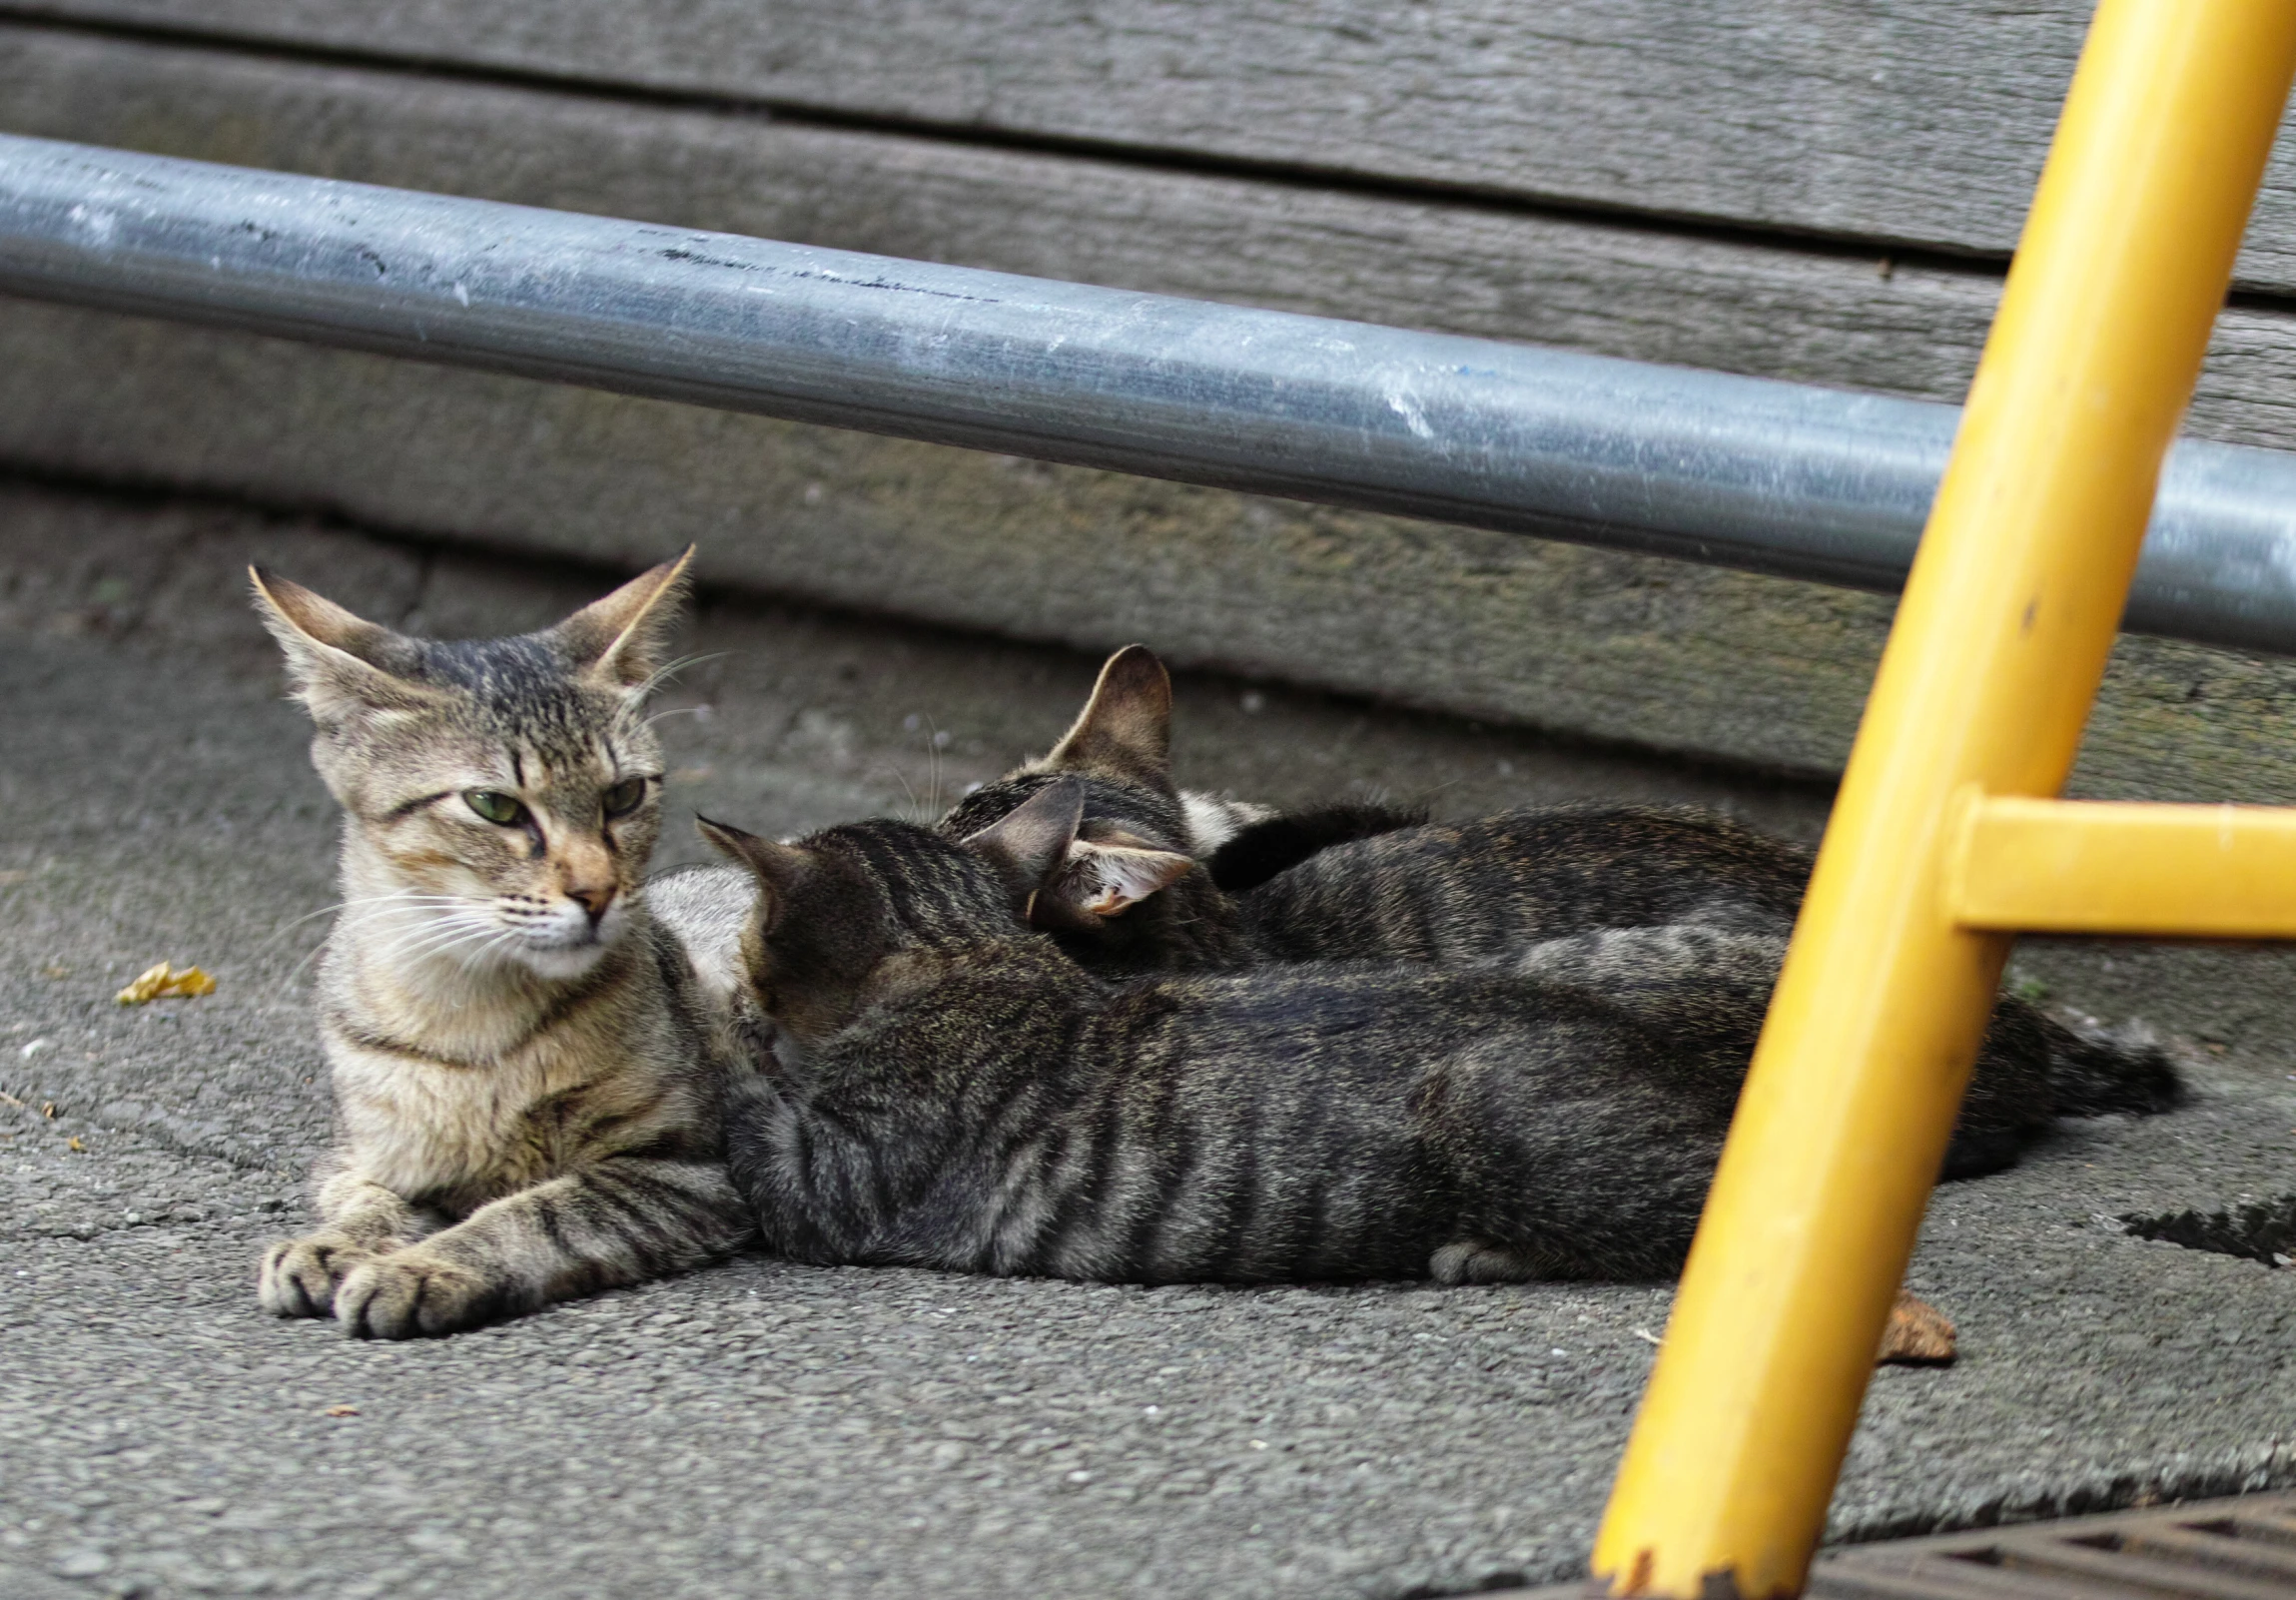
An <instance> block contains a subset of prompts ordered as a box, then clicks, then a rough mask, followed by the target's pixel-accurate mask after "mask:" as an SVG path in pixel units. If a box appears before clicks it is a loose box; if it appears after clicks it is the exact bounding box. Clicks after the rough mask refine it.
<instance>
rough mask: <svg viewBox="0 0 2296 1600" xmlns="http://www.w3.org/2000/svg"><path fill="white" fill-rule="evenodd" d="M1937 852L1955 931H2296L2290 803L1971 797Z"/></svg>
mask: <svg viewBox="0 0 2296 1600" xmlns="http://www.w3.org/2000/svg"><path fill="white" fill-rule="evenodd" d="M1952 834H1953V836H1952V840H1951V843H1950V845H1949V847H1948V849H1947V852H1946V863H1945V914H1946V915H1947V916H1948V917H1950V918H1951V919H1952V920H1953V921H1954V922H1956V923H1958V924H1959V925H1960V926H1961V927H1963V928H1994V929H2003V930H2020V931H2025V932H2031V933H2080V934H2150V935H2152V936H2153V937H2155V938H2164V939H2177V938H2183V939H2271V938H2289V937H2296V809H2290V808H2282V807H2277V806H2163V805H2135V804H2106V803H2100V802H2096V801H2081V800H2027V799H2015V798H2002V797H2000V796H1991V797H1987V796H1981V795H1975V794H1972V795H1969V796H1968V797H1967V798H1966V799H1965V800H1964V802H1963V804H1962V806H1961V808H1960V813H1959V816H1958V818H1957V820H1956V822H1955V824H1954V826H1953V830H1952Z"/></svg>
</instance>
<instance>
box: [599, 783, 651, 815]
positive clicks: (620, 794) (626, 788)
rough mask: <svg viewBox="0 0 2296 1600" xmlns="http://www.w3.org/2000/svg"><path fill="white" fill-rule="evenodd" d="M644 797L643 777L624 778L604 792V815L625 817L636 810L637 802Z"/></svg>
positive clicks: (644, 784) (644, 785)
mask: <svg viewBox="0 0 2296 1600" xmlns="http://www.w3.org/2000/svg"><path fill="white" fill-rule="evenodd" d="M645 797H646V780H645V779H643V778H624V779H623V780H622V781H621V782H619V783H617V784H615V785H614V786H613V787H612V788H611V789H608V790H607V791H606V793H605V802H606V815H607V816H609V817H626V816H628V815H629V814H630V813H631V812H633V811H635V810H637V808H638V806H639V803H640V802H642V801H643V800H644V799H645Z"/></svg>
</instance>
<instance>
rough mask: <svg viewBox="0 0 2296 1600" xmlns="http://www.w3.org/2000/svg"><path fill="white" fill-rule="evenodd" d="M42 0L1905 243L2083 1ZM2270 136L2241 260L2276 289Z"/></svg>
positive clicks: (1953, 203) (1949, 202)
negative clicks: (2261, 188)
mask: <svg viewBox="0 0 2296 1600" xmlns="http://www.w3.org/2000/svg"><path fill="white" fill-rule="evenodd" d="M45 8H46V9H49V10H51V11H53V12H55V13H57V14H61V15H67V16H76V17H84V18H89V19H104V20H110V21H119V22H130V23H136V24H140V25H146V26H151V27H155V28H166V29H176V30H186V31H204V32H209V33H214V34H218V35H230V36H237V37H242V38H247V39H261V40H269V41H277V42H281V43H289V44H296V45H310V46H322V47H327V48H332V49H350V50H358V51H363V52H373V53H375V54H378V55H382V56H388V57H393V58H397V59H402V60H409V61H437V60H444V61H452V62H457V63H467V64H472V65H478V66H485V67H492V68H498V69H503V70H508V71H514V72H519V73H535V74H543V75H550V76H555V77H561V78H567V79H574V80H580V81H582V82H586V83H595V84H617V85H627V86H632V87H643V88H647V89H653V90H666V91H671V92H677V93H684V94H692V95H701V96H732V97H739V98H743V99H748V100H752V101H758V102H764V103H768V104H773V105H779V106H783V107H789V108H801V109H805V110H809V111H815V112H829V113H834V114H837V115H840V116H847V117H856V116H857V117H868V118H885V119H893V120H898V121H903V122H915V123H927V124H935V125H939V126H942V127H945V128H948V129H951V130H958V131H972V130H977V131H980V132H985V133H993V134H1000V135H1018V136H1024V137H1029V138H1054V139H1062V140H1075V141H1080V142H1091V143H1100V144H1106V145H1110V146H1115V147H1122V148H1125V149H1128V150H1132V151H1136V152H1141V153H1144V154H1147V155H1148V156H1150V157H1154V156H1157V155H1163V154H1177V155H1183V156H1188V157H1195V158H1204V159H1210V160H1216V161H1226V162H1246V163H1252V164H1259V165H1275V166H1286V167H1293V168H1297V169H1301V170H1304V171H1307V172H1317V173H1327V174H1335V175H1346V176H1349V177H1354V178H1371V179H1379V180H1402V181H1406V182H1411V183H1417V184H1426V185H1437V186H1442V187H1445V188H1458V189H1463V190H1470V191H1477V192H1482V193H1487V194H1492V195H1503V196H1510V197H1516V198H1520V199H1526V200H1532V201H1539V202H1556V201H1560V202H1566V203H1569V204H1572V205H1580V206H1595V207H1602V208H1610V209H1618V210H1622V211H1629V212H1636V213H1642V214H1646V215H1652V216H1662V217H1679V218H1696V219H1701V220H1705V221H1711V222H1721V223H1728V224H1733V225H1741V226H1751V227H1757V228H1762V229H1774V230H1781V231H1786V232H1802V233H1816V234H1823V235H1830V236H1835V237H1841V238H1849V239H1856V240H1868V241H1875V242H1878V243H1890V244H1897V245H1902V246H1916V247H1922V248H1932V249H1941V250H1947V251H1974V252H1979V253H1992V254H1995V255H1999V254H2004V253H2005V252H2006V251H2007V250H2008V249H2009V248H2010V247H2011V246H2012V245H2013V243H2014V241H2015V237H2016V232H2017V229H2018V227H2019V225H2020V223H2021V220H2022V217H2023V213H2024V207H2025V204H2026V201H2027V200H2028V198H2029V196H2030V193H2031V188H2032V183H2033V179H2034V177H2035V175H2036V174H2037V173H2038V171H2039V164H2040V159H2041V154H2042V152H2043V150H2044V148H2045V146H2046V143H2047V139H2048V134H2049V130H2050V128H2051V127H2052V125H2053V123H2054V120H2055V115H2056V108H2057V104H2058V102H2059V100H2060V99H2061V98H2062V95H2063V92H2064V86H2065V84H2066V82H2067V81H2068V79H2069V77H2070V74H2071V67H2072V61H2073V58H2074V56H2075V54H2076V53H2077V51H2078V48H2079V43H2080V37H2081V33H2082V30H2083V28H2084V26H2085V24H2086V19H2087V14H2088V10H2089V7H2088V6H2087V5H2086V4H2084V3H2082V0H2042V3H2035V4H2022V5H2013V6H2004V5H1999V4H1996V3H1993V0H1887V3H1875V0H1750V3H1744V4H1737V5H1730V6H1716V5H1712V4H1709V3H1706V0H1546V3H1543V4H1539V5H1521V4H1516V3H1513V0H1443V3H1441V4H1435V3H1429V0H1420V3H1416V4H1400V5H1398V4H1394V3H1392V0H678V3H674V4H655V5H646V6H633V5H630V4H627V3H626V0H554V3H552V4H549V5H529V4H520V3H514V0H360V3H357V4H354V3H352V0H45ZM2291 159H2292V150H2291V146H2290V143H2289V141H2288V140H2286V139H2284V140H2283V142H2282V147H2281V151H2280V157H2279V159H2278V160H2277V161H2276V162H2275V164H2274V170H2273V175H2272V178H2271V179H2270V181H2269V184H2268V189H2267V193H2266V195H2265V197H2264V201H2263V203H2262V205H2261V206H2260V208H2259V212H2258V219H2257V226H2256V229H2255V230H2254V233H2253V235H2252V242H2251V245H2250V247H2249V249H2248V251H2247V253H2246V254H2245V255H2244V257H2243V260H2242V266H2241V274H2242V279H2243V281H2244V282H2246V283H2249V284H2251V285H2253V286H2256V287H2260V288H2268V289H2273V290H2280V291H2286V290H2290V289H2291V288H2296V166H2292V165H2291Z"/></svg>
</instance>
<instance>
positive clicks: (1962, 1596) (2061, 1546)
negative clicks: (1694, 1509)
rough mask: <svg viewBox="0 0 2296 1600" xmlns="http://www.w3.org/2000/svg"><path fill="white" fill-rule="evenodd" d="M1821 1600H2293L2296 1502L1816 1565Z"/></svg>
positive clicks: (1986, 1536) (1983, 1534)
mask: <svg viewBox="0 0 2296 1600" xmlns="http://www.w3.org/2000/svg"><path fill="white" fill-rule="evenodd" d="M1809 1593H1810V1594H1811V1595H1812V1596H1815V1597H1819V1600H2123V1597H2127V1600H2137V1597H2143V1600H2157V1597H2160V1596H2178V1597H2187V1600H2296V1494H2255V1495H2243V1496H2241V1497H2240V1498H2238V1499H2231V1500H2199V1501H2194V1502H2191V1503H2189V1504H2186V1505H2180V1506H2176V1507H2174V1508H2172V1509H2153V1510H2145V1511H2116V1512H2113V1513H2111V1514H2110V1515H2106V1516H2094V1517H2072V1518H2069V1519H2067V1520H2065V1521H2062V1522H2033V1523H2026V1524H2024V1525H2022V1526H2019V1527H2011V1528H1982V1529H1976V1530H1972V1531H1970V1532H1967V1533H1948V1534H1941V1535H1938V1536H1936V1537H1933V1538H1926V1539H1900V1540H1894V1541H1892V1542H1890V1543H1887V1544H1869V1545H1853V1546H1850V1547H1848V1548H1846V1549H1842V1550H1836V1551H1831V1552H1828V1553H1826V1554H1823V1555H1821V1556H1820V1557H1819V1560H1818V1564H1817V1565H1816V1566H1815V1567H1813V1568H1812V1569H1811V1572H1810V1588H1809Z"/></svg>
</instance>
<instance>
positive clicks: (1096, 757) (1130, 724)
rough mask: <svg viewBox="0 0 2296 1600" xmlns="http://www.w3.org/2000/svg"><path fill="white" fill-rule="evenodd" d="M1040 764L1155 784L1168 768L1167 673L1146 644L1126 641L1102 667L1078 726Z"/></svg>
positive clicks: (1169, 710) (1169, 681) (1165, 779)
mask: <svg viewBox="0 0 2296 1600" xmlns="http://www.w3.org/2000/svg"><path fill="white" fill-rule="evenodd" d="M1044 765H1045V766H1047V767H1050V768H1051V769H1053V770H1054V771H1056V772H1085V771H1100V772H1113V773H1116V774H1118V775H1120V776H1123V777H1127V778H1139V779H1147V780H1148V781H1150V782H1154V783H1159V784H1160V783H1165V782H1167V781H1168V779H1167V777H1166V774H1167V773H1168V772H1169V771H1170V769H1171V674H1170V673H1168V672H1166V671H1165V670H1164V669H1163V663H1162V662H1161V661H1159V660H1157V659H1156V657H1155V652H1154V651H1153V650H1150V649H1149V648H1148V646H1147V645H1145V644H1128V645H1126V646H1125V647H1124V648H1123V649H1121V650H1119V651H1118V652H1117V653H1116V654H1114V655H1112V656H1110V657H1109V659H1108V664H1107V665H1106V666H1104V667H1102V668H1101V677H1100V681H1099V682H1098V683H1096V684H1094V685H1093V697H1092V698H1091V699H1090V700H1087V701H1086V702H1085V709H1084V713H1083V715H1081V716H1079V717H1078V718H1077V721H1076V726H1074V727H1072V728H1071V729H1069V731H1068V732H1067V733H1065V734H1063V735H1062V736H1061V742H1060V743H1059V744H1057V745H1055V746H1053V753H1052V754H1051V755H1049V756H1047V757H1045V760H1044Z"/></svg>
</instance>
